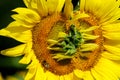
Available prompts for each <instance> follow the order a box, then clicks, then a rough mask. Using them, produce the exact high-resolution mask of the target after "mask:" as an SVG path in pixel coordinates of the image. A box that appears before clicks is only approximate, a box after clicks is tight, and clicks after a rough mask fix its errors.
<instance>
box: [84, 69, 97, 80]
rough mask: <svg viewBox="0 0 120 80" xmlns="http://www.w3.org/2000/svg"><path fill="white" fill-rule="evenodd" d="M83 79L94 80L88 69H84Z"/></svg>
mask: <svg viewBox="0 0 120 80" xmlns="http://www.w3.org/2000/svg"><path fill="white" fill-rule="evenodd" d="M83 79H84V80H95V79H94V77H93V75H92V74H91V72H90V71H85V74H84V77H83Z"/></svg>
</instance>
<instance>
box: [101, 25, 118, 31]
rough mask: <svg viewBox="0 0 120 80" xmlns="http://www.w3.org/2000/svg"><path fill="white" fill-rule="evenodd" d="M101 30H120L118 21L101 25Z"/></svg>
mask: <svg viewBox="0 0 120 80" xmlns="http://www.w3.org/2000/svg"><path fill="white" fill-rule="evenodd" d="M101 28H102V30H103V31H106V32H117V31H120V23H115V24H109V25H106V26H102V27H101Z"/></svg>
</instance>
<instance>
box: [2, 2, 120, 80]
mask: <svg viewBox="0 0 120 80" xmlns="http://www.w3.org/2000/svg"><path fill="white" fill-rule="evenodd" d="M24 2H25V4H26V6H27V8H17V9H15V10H13V11H15V12H17V13H18V14H15V15H13V16H12V17H13V18H14V19H15V21H14V22H12V23H11V24H10V25H8V27H7V28H5V29H2V30H0V35H2V36H7V37H12V38H14V39H16V40H18V41H20V42H22V43H24V44H21V45H19V46H16V47H14V48H10V49H7V50H3V51H1V53H2V54H4V55H9V56H13V55H14V56H19V55H24V57H23V58H22V59H21V60H20V63H24V64H29V66H28V67H27V68H28V69H29V70H28V74H27V75H26V78H25V80H30V79H32V80H43V79H45V80H46V79H47V80H73V79H74V80H78V79H84V80H95V79H96V80H100V79H103V80H117V79H118V77H120V76H119V75H118V74H120V73H119V72H120V69H119V64H118V63H116V60H117V61H119V60H120V55H119V54H118V53H120V46H119V44H120V43H119V40H120V36H119V34H120V33H119V31H120V29H119V28H120V27H119V26H120V22H119V21H118V18H120V10H119V3H120V1H119V0H118V1H116V0H104V1H103V0H97V1H96V0H80V8H79V9H77V10H73V5H72V1H71V0H24ZM23 10H24V12H23ZM114 43H115V44H114ZM104 61H105V62H104ZM114 62H115V63H114ZM109 65H110V66H112V67H115V68H114V69H113V68H111V67H110V66H109ZM109 69H111V71H110V70H109ZM118 71H119V72H118ZM106 72H110V74H108V73H107V74H106ZM116 73H117V74H116ZM31 74H32V75H31ZM39 74H41V75H39ZM99 74H100V75H99ZM106 75H107V76H106ZM111 75H114V78H113V77H111ZM103 77H104V78H103ZM109 77H110V78H109Z"/></svg>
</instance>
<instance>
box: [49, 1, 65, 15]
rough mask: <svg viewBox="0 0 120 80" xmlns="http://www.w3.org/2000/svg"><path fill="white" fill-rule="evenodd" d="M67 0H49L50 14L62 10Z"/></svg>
mask: <svg viewBox="0 0 120 80" xmlns="http://www.w3.org/2000/svg"><path fill="white" fill-rule="evenodd" d="M64 3H65V0H47V6H48V11H49V14H52V13H55V12H60V11H61V10H62V8H63V5H64Z"/></svg>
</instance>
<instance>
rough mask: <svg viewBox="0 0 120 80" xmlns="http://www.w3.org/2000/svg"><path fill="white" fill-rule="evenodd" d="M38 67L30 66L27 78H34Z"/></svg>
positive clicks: (30, 79)
mask: <svg viewBox="0 0 120 80" xmlns="http://www.w3.org/2000/svg"><path fill="white" fill-rule="evenodd" d="M36 70H37V69H36V68H35V67H34V68H29V70H28V72H27V74H26V76H25V80H33V78H34V76H35V74H36Z"/></svg>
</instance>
